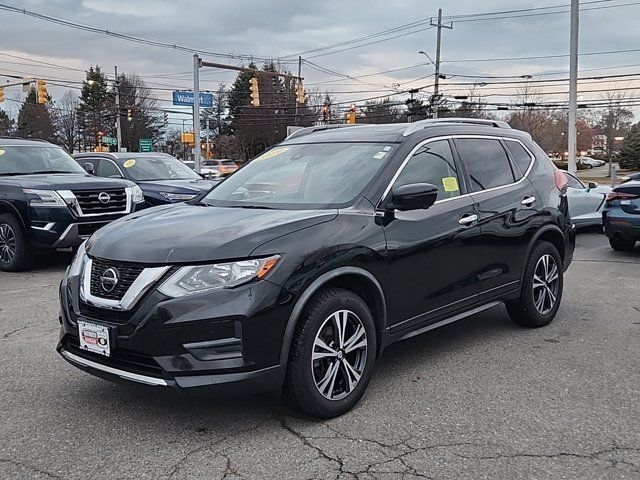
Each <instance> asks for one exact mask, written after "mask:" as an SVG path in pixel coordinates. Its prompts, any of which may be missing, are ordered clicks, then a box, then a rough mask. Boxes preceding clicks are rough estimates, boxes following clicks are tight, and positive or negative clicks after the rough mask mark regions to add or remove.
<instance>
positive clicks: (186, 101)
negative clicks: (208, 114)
mask: <svg viewBox="0 0 640 480" xmlns="http://www.w3.org/2000/svg"><path fill="white" fill-rule="evenodd" d="M173 104H174V105H184V106H187V107H191V106H193V92H180V91H177V90H175V91H174V92H173ZM200 106H201V107H213V94H212V93H204V92H200Z"/></svg>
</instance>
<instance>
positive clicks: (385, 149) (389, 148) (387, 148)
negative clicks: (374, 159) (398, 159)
mask: <svg viewBox="0 0 640 480" xmlns="http://www.w3.org/2000/svg"><path fill="white" fill-rule="evenodd" d="M389 150H391V147H390V146H389V145H387V146H386V147H384V148H383V149H382V151H383V152H388V151H389Z"/></svg>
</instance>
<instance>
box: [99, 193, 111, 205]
mask: <svg viewBox="0 0 640 480" xmlns="http://www.w3.org/2000/svg"><path fill="white" fill-rule="evenodd" d="M98 200H100V203H109V201H110V200H111V195H109V194H108V193H107V192H102V193H100V194H99V195H98Z"/></svg>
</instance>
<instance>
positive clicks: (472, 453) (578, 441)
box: [0, 232, 640, 479]
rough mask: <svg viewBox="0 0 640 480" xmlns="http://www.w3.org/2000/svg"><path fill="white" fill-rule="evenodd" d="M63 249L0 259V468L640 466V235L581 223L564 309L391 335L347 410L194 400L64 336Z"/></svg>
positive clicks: (429, 472) (574, 473) (297, 470)
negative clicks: (32, 261) (102, 361)
mask: <svg viewBox="0 0 640 480" xmlns="http://www.w3.org/2000/svg"><path fill="white" fill-rule="evenodd" d="M68 261H69V256H68V255H67V256H65V255H60V256H56V257H54V258H49V259H44V260H43V261H42V262H41V265H40V266H39V267H38V268H37V269H35V270H33V271H31V272H26V273H22V274H7V273H0V297H1V303H0V378H2V383H3V385H2V389H0V439H1V440H0V477H1V478H43V479H46V478H57V479H72V478H74V479H75V478H99V479H102V478H152V479H161V478H176V479H183V478H255V479H268V478H295V479H298V478H343V479H347V478H359V479H368V478H382V479H387V478H389V479H392V478H393V479H395V478H406V479H412V478H434V479H448V478H451V479H460V478H487V479H495V478H510V479H513V478H539V479H540V478H553V479H556V478H582V479H587V478H594V479H601V478H620V479H622V478H639V477H640V355H639V352H640V347H639V345H640V296H639V295H638V292H639V290H640V289H639V287H638V285H640V248H638V247H636V251H635V252H632V253H628V254H624V253H619V252H614V251H613V250H611V249H610V248H609V245H608V243H607V241H606V238H605V237H604V236H602V235H599V234H597V233H594V232H591V233H582V234H580V235H579V236H578V246H577V249H576V254H575V260H574V263H573V265H572V266H571V268H570V270H569V271H568V273H567V276H566V279H565V293H564V300H563V303H562V306H561V309H560V311H559V313H558V316H557V318H556V319H555V321H554V322H553V323H552V324H551V325H549V326H548V327H546V328H543V329H538V330H527V329H522V328H519V327H517V326H515V325H514V324H512V323H511V321H510V320H509V318H508V316H507V315H506V313H505V311H504V309H503V308H502V307H500V308H495V309H492V310H490V311H488V312H485V313H482V314H479V315H476V316H474V317H471V318H468V319H465V320H463V321H461V322H459V323H456V324H451V325H448V326H446V327H443V328H441V329H439V330H436V331H433V332H431V333H428V334H425V335H422V336H419V337H415V338H413V339H410V340H407V341H404V342H401V343H399V344H395V345H393V346H391V347H390V348H389V349H388V350H387V351H386V352H385V353H384V355H383V356H382V358H381V359H380V361H379V364H378V366H377V369H376V373H375V375H374V378H373V380H372V383H371V385H370V387H369V390H368V392H367V394H366V395H365V397H364V398H363V400H362V402H361V403H360V404H359V406H358V407H357V408H356V409H354V410H353V411H352V412H350V413H348V414H347V415H344V416H342V417H340V418H336V419H333V420H330V421H312V420H309V419H305V418H299V417H297V416H296V415H295V414H293V413H292V412H291V411H290V410H288V409H287V408H286V407H285V406H283V405H282V404H281V403H280V401H279V400H278V399H277V398H269V397H267V398H263V397H259V398H249V399H233V400H225V401H221V400H215V399H212V400H202V399H198V400H196V399H191V398H186V397H184V396H181V395H178V394H174V393H172V392H168V391H160V390H153V389H146V388H141V387H135V386H122V385H115V384H111V383H109V382H107V381H104V380H101V379H98V378H95V377H93V376H91V375H87V374H85V373H83V372H81V371H80V370H78V369H75V368H74V367H72V366H70V365H69V364H67V363H66V362H64V361H63V360H62V359H61V358H60V357H59V356H58V355H57V353H56V352H55V351H54V347H55V343H56V340H57V335H58V327H59V325H58V320H57V314H58V301H57V284H58V281H59V279H60V276H61V275H62V272H63V270H64V268H65V266H66V262H68Z"/></svg>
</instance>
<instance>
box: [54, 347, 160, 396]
mask: <svg viewBox="0 0 640 480" xmlns="http://www.w3.org/2000/svg"><path fill="white" fill-rule="evenodd" d="M60 354H61V355H62V356H63V357H64V358H66V359H67V360H69V361H70V362H72V363H76V364H78V365H83V366H85V367H90V368H95V369H96V370H100V371H102V372H106V373H110V374H112V375H117V376H118V377H120V378H124V379H125V380H131V381H134V382H138V383H144V384H146V385H153V386H163V387H166V386H167V382H166V381H165V380H163V379H162V378H155V377H147V376H146V375H139V374H137V373H131V372H127V371H124V370H119V369H117V368H113V367H108V366H107V365H102V364H100V363H97V362H93V361H91V360H87V359H86V358H82V357H79V356H78V355H74V354H73V353H71V352H68V351H67V350H64V349H61V350H60Z"/></svg>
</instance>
